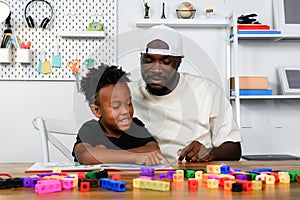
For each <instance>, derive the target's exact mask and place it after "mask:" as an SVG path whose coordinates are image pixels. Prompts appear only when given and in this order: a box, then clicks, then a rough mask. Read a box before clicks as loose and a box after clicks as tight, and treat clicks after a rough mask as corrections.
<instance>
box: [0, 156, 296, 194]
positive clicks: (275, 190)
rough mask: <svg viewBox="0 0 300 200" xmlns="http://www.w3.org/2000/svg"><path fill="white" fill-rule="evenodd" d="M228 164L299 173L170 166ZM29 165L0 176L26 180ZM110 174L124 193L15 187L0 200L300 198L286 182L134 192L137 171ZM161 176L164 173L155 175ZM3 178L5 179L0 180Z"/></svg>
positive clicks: (6, 167) (284, 164) (0, 167)
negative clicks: (252, 186) (252, 187)
mask: <svg viewBox="0 0 300 200" xmlns="http://www.w3.org/2000/svg"><path fill="white" fill-rule="evenodd" d="M222 163H225V164H228V165H230V166H231V167H232V168H234V169H240V170H242V171H245V170H250V169H256V168H266V167H267V168H272V169H273V170H300V162H299V161H260V162H257V161H237V162H209V163H174V164H172V166H173V168H174V169H194V170H197V169H204V168H205V167H206V165H208V164H210V165H219V164H222ZM32 164H33V163H0V173H9V174H11V175H12V176H13V177H28V176H30V175H32V174H25V173H24V171H25V169H27V168H29V167H30V166H31V165H32ZM114 173H120V174H121V177H122V181H124V182H126V184H127V185H126V192H114V191H110V190H106V189H103V188H92V189H91V191H90V192H79V191H78V189H77V188H75V189H74V190H70V191H68V190H63V191H62V192H56V193H50V194H39V195H38V194H35V193H34V189H33V188H15V189H2V190H0V200H6V199H9V200H11V199H19V200H23V199H64V200H65V199H85V198H87V199H143V200H146V199H151V200H154V199H181V200H182V199H189V200H190V199H247V200H251V199H282V200H284V199H300V184H298V183H295V182H294V183H290V184H282V183H278V184H275V185H264V188H263V190H261V191H243V192H239V193H237V192H231V191H225V190H224V189H223V188H221V187H220V188H218V189H209V188H207V187H206V186H205V185H204V184H202V183H201V184H200V185H199V189H198V190H197V191H191V190H188V187H187V181H185V182H184V183H183V184H175V183H172V184H171V187H172V188H171V190H170V191H168V192H160V191H153V190H144V189H137V188H133V187H132V179H133V178H137V177H138V175H139V171H120V172H116V171H114V172H109V177H111V175H112V174H114ZM159 173H164V172H159ZM2 178H5V177H2Z"/></svg>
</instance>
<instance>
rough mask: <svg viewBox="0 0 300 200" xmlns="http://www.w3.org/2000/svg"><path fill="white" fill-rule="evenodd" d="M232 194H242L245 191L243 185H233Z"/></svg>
mask: <svg viewBox="0 0 300 200" xmlns="http://www.w3.org/2000/svg"><path fill="white" fill-rule="evenodd" d="M231 191H232V192H241V191H243V184H242V183H237V182H236V183H232V189H231Z"/></svg>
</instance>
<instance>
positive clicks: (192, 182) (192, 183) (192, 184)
mask: <svg viewBox="0 0 300 200" xmlns="http://www.w3.org/2000/svg"><path fill="white" fill-rule="evenodd" d="M198 185H199V182H198V180H197V179H195V178H189V179H188V189H189V190H198Z"/></svg>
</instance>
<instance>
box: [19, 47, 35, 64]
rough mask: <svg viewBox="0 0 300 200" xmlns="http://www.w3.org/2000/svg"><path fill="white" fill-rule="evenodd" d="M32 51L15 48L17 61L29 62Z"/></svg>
mask: <svg viewBox="0 0 300 200" xmlns="http://www.w3.org/2000/svg"><path fill="white" fill-rule="evenodd" d="M31 59H32V52H31V49H21V48H18V49H17V62H19V63H31Z"/></svg>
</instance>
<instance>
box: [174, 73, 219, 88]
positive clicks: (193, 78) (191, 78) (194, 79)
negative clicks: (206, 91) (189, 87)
mask: <svg viewBox="0 0 300 200" xmlns="http://www.w3.org/2000/svg"><path fill="white" fill-rule="evenodd" d="M180 77H182V78H183V79H184V81H186V82H188V83H195V84H197V85H198V86H200V84H206V85H207V86H216V84H215V83H214V82H213V81H211V80H210V79H208V78H205V77H202V76H199V75H195V74H190V73H184V72H181V73H180Z"/></svg>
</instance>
